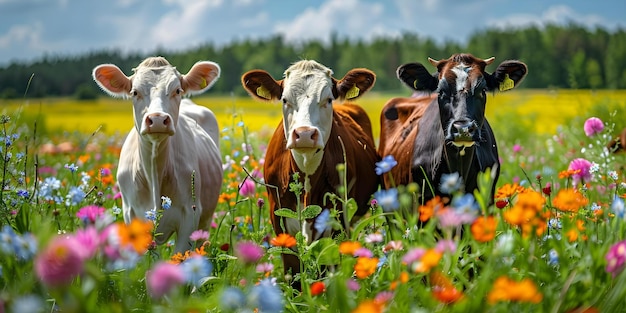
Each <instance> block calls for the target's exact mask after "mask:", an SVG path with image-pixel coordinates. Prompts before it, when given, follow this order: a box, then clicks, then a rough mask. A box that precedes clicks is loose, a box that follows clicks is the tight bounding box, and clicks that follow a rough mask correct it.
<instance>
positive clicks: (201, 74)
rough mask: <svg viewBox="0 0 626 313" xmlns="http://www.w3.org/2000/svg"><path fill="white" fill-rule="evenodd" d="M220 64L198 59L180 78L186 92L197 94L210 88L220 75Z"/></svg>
mask: <svg viewBox="0 0 626 313" xmlns="http://www.w3.org/2000/svg"><path fill="white" fill-rule="evenodd" d="M220 72H221V70H220V66H219V65H218V64H217V63H214V62H209V61H200V62H197V63H196V64H194V65H193V66H192V67H191V69H190V70H189V73H187V74H185V75H183V77H182V79H181V83H182V87H183V90H184V91H185V93H186V94H191V95H193V94H199V93H203V92H205V91H207V90H209V89H210V88H211V86H213V84H215V82H216V81H217V79H218V78H219V77H220Z"/></svg>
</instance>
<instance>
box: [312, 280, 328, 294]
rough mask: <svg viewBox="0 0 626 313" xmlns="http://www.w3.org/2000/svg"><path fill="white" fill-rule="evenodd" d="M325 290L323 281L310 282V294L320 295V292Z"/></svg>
mask: <svg viewBox="0 0 626 313" xmlns="http://www.w3.org/2000/svg"><path fill="white" fill-rule="evenodd" d="M325 291H326V285H325V284H324V282H321V281H316V282H314V283H312V284H311V295H312V296H317V295H320V294H322V293H324V292H325Z"/></svg>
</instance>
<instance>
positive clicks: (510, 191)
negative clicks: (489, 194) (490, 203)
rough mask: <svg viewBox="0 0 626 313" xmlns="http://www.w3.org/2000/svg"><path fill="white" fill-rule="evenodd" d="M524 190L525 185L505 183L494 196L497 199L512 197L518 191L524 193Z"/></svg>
mask: <svg viewBox="0 0 626 313" xmlns="http://www.w3.org/2000/svg"><path fill="white" fill-rule="evenodd" d="M522 192H524V187H522V186H520V185H518V184H517V183H515V184H513V185H511V184H505V185H504V186H502V187H500V188H498V190H496V195H495V197H494V198H495V199H510V198H511V197H513V196H514V195H516V194H518V193H522Z"/></svg>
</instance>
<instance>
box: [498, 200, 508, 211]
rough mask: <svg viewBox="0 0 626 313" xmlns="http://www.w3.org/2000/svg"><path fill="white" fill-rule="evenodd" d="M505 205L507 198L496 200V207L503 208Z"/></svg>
mask: <svg viewBox="0 0 626 313" xmlns="http://www.w3.org/2000/svg"><path fill="white" fill-rule="evenodd" d="M507 205H509V201H508V200H498V201H496V207H497V208H498V209H504V208H505V207H506V206H507Z"/></svg>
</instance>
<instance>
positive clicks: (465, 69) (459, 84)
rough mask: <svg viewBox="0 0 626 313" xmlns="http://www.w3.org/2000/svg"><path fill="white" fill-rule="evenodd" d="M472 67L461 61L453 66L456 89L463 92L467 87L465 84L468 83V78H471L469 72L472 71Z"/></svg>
mask: <svg viewBox="0 0 626 313" xmlns="http://www.w3.org/2000/svg"><path fill="white" fill-rule="evenodd" d="M471 69H472V68H471V67H469V66H467V65H465V64H463V63H459V64H458V65H457V66H455V67H453V68H452V72H454V74H455V75H456V91H457V92H461V91H463V90H464V89H465V85H466V84H467V80H468V79H469V72H470V71H471Z"/></svg>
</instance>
